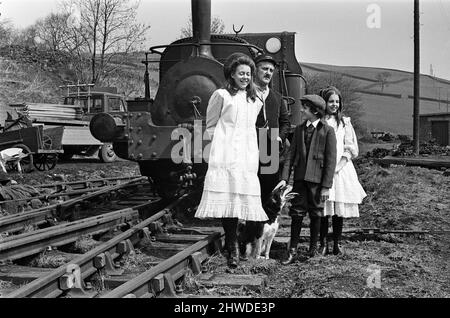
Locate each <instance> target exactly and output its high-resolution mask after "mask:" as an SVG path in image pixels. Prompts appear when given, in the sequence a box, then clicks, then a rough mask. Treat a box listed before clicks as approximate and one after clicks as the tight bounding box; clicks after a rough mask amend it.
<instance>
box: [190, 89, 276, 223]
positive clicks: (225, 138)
mask: <svg viewBox="0 0 450 318" xmlns="http://www.w3.org/2000/svg"><path fill="white" fill-rule="evenodd" d="M261 107H262V103H261V102H260V101H259V99H258V98H257V99H256V101H255V102H251V101H248V100H247V94H246V92H245V91H239V92H238V93H237V94H236V95H235V96H231V95H230V94H229V93H228V91H227V90H225V89H218V90H216V91H215V92H214V93H213V94H212V96H211V98H210V100H209V103H208V108H207V111H206V130H207V132H208V133H209V135H210V136H211V138H212V142H211V144H210V145H211V148H210V153H209V158H208V171H207V173H206V176H205V185H204V189H203V194H202V199H201V201H200V204H199V206H198V208H197V212H196V213H195V216H196V217H197V218H238V219H240V220H250V221H265V220H267V219H268V218H267V216H266V213H265V212H264V210H263V208H262V204H261V193H260V186H259V179H258V176H257V172H258V164H259V151H258V144H257V139H256V127H255V124H256V118H257V116H258V113H259V111H260V109H261Z"/></svg>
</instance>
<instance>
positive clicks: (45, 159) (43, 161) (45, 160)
mask: <svg viewBox="0 0 450 318" xmlns="http://www.w3.org/2000/svg"><path fill="white" fill-rule="evenodd" d="M57 161H58V156H57V155H56V154H53V153H41V154H37V155H35V156H34V166H35V167H36V169H38V170H39V171H48V170H52V169H53V168H54V167H55V166H56V162H57Z"/></svg>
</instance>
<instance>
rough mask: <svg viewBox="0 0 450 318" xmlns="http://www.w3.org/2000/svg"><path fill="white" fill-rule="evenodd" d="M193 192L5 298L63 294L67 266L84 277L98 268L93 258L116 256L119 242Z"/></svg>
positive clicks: (140, 233)
mask: <svg viewBox="0 0 450 318" xmlns="http://www.w3.org/2000/svg"><path fill="white" fill-rule="evenodd" d="M192 194H193V193H190V194H184V195H183V196H181V197H180V198H178V199H177V200H175V201H174V202H172V203H171V204H169V205H168V206H167V207H166V208H164V209H163V210H161V211H159V212H157V213H156V214H154V215H152V216H150V217H149V218H147V219H146V220H144V221H143V222H141V223H139V224H137V225H135V226H133V227H132V228H130V229H129V230H127V231H125V232H123V233H121V234H119V235H118V236H115V237H114V238H112V239H111V240H109V241H107V242H105V243H104V244H102V245H100V246H97V247H96V248H94V249H92V250H90V251H89V252H87V253H86V254H83V255H81V256H79V257H77V258H75V259H74V260H72V261H71V262H70V264H65V265H62V266H60V267H58V268H57V269H55V270H54V271H52V272H50V273H48V274H46V275H43V276H42V277H40V278H37V279H35V280H33V281H32V282H31V283H29V284H27V285H24V286H22V287H21V288H19V289H17V290H15V291H13V292H11V293H9V294H7V295H5V298H23V297H34V298H41V297H58V296H60V295H61V294H63V292H64V291H63V290H62V289H61V288H60V284H59V280H60V278H61V277H63V275H65V274H66V272H67V268H68V266H69V265H71V264H75V265H78V266H79V267H80V269H81V273H82V274H81V276H82V278H83V279H84V278H86V277H88V276H90V275H92V274H93V273H95V272H96V271H97V270H98V269H97V268H96V267H95V264H94V259H95V258H96V257H97V256H99V255H100V254H102V253H105V252H109V253H110V254H111V255H112V257H113V259H114V258H116V257H117V256H118V255H119V253H121V251H120V250H119V249H118V247H119V246H120V243H122V242H124V241H126V240H131V241H137V240H139V239H140V237H142V236H143V230H144V229H145V228H147V226H148V225H149V224H151V223H153V222H155V221H157V220H158V219H160V218H162V217H163V216H164V215H166V214H169V213H170V210H171V209H173V208H174V207H175V206H177V205H178V204H180V203H182V202H183V201H184V200H185V199H188V198H189V197H190V196H191V195H192Z"/></svg>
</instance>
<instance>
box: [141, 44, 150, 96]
mask: <svg viewBox="0 0 450 318" xmlns="http://www.w3.org/2000/svg"><path fill="white" fill-rule="evenodd" d="M141 63H142V64H145V74H144V87H145V99H146V100H149V99H150V78H149V73H148V63H149V62H148V52H145V61H141Z"/></svg>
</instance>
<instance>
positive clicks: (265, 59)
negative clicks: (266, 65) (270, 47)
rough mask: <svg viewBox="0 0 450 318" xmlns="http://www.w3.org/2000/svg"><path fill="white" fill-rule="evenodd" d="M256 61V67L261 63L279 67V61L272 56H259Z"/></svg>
mask: <svg viewBox="0 0 450 318" xmlns="http://www.w3.org/2000/svg"><path fill="white" fill-rule="evenodd" d="M254 61H255V65H257V64H258V63H260V62H270V63H272V64H273V65H275V66H278V63H277V61H275V59H274V58H273V57H272V56H270V55H264V54H261V55H258V56H257V57H256V58H255V60H254Z"/></svg>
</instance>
